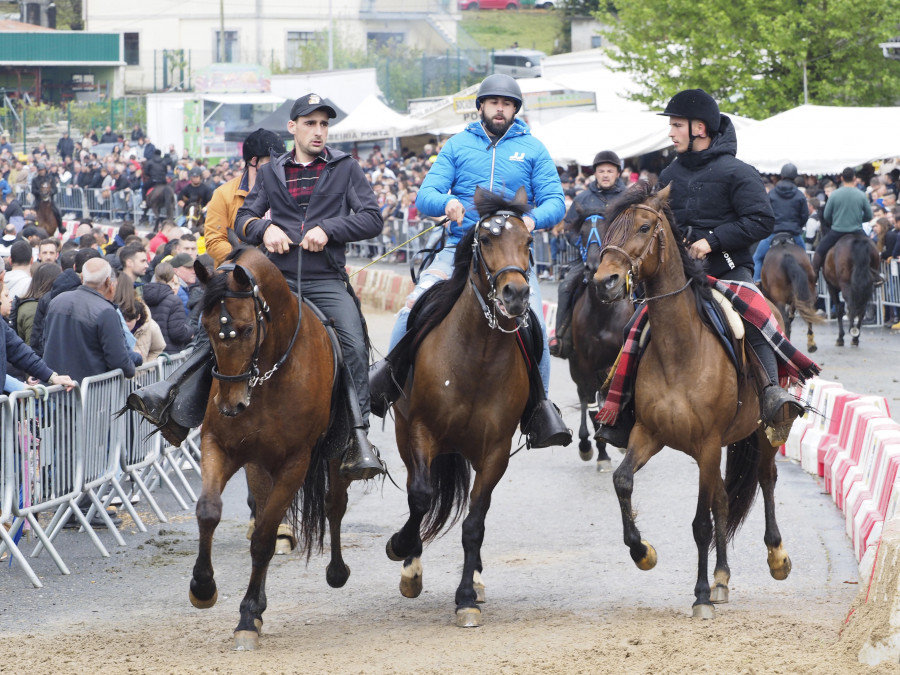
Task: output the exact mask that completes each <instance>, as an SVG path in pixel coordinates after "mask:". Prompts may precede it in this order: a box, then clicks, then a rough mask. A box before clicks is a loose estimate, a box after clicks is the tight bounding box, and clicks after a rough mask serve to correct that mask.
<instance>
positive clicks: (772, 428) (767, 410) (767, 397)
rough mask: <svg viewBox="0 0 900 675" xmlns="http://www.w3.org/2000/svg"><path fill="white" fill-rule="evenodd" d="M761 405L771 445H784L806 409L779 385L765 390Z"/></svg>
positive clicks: (761, 413) (771, 385)
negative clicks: (795, 423) (795, 422)
mask: <svg viewBox="0 0 900 675" xmlns="http://www.w3.org/2000/svg"><path fill="white" fill-rule="evenodd" d="M760 403H761V405H760V417H761V418H762V422H763V424H764V425H765V428H766V437H767V438H768V439H769V443H771V444H772V445H773V446H778V445H784V443H785V442H786V441H787V439H788V435H789V434H790V433H791V427H792V426H793V424H794V420H795V419H797V417H799V416H800V415H802V414H803V413H804V412H806V408H805V407H804V406H803V404H802V403H800V401H798V400H797V399H796V397H794V396H792V395H791V394H790V393H788V392H786V391H785V390H784V389H782V388H781V387H779V386H778V385H777V384H770V385H769V386H768V387H766V388H765V390H764V391H763V395H762V401H761V402H760Z"/></svg>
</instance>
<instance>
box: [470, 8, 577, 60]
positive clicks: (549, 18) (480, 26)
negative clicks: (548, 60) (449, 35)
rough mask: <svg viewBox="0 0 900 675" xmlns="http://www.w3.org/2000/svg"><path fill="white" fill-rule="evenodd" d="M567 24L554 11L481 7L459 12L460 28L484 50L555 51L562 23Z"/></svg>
mask: <svg viewBox="0 0 900 675" xmlns="http://www.w3.org/2000/svg"><path fill="white" fill-rule="evenodd" d="M564 23H565V24H568V22H567V21H565V20H564V16H563V13H562V12H560V11H558V10H543V9H536V10H530V11H527V10H520V11H518V12H514V11H511V10H492V11H489V10H481V11H478V12H463V15H462V27H463V30H465V31H466V32H467V33H468V34H469V35H471V36H472V37H473V38H475V40H476V41H477V42H478V43H479V44H480V45H481V46H482V47H484V48H485V49H507V48H509V46H510V45H512V44H513V43H518V44H519V46H520V47H522V48H528V49H539V50H541V51H542V52H545V53H547V54H558V53H560V52H561V49H560V48H559V47H560V45H559V36H560V34H561V30H562V28H561V27H562V25H563V24H564Z"/></svg>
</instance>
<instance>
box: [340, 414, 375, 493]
mask: <svg viewBox="0 0 900 675" xmlns="http://www.w3.org/2000/svg"><path fill="white" fill-rule="evenodd" d="M383 473H386V472H385V468H384V462H382V461H381V457H380V456H379V455H378V448H376V447H375V446H374V445H372V443H371V442H370V441H369V438H368V436H366V430H365V429H362V428H360V427H354V428H353V429H351V430H350V442H349V443H348V444H347V447H346V448H344V453H343V456H342V457H341V467H340V474H341V477H342V478H344V479H346V480H368V479H370V478H374V477H375V476H377V475H379V474H383Z"/></svg>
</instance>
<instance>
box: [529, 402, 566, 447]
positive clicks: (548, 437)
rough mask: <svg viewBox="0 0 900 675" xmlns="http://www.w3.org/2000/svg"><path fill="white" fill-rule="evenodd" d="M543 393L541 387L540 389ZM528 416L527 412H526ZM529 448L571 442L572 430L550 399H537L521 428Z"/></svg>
mask: <svg viewBox="0 0 900 675" xmlns="http://www.w3.org/2000/svg"><path fill="white" fill-rule="evenodd" d="M541 393H543V389H541ZM526 416H528V412H526ZM522 431H523V432H524V433H525V437H526V442H527V443H528V447H529V448H550V447H553V446H554V445H562V446H563V447H565V446H567V445H568V444H569V443H571V442H572V432H571V431H569V427H567V426H566V423H565V421H563V418H562V415H561V414H560V412H559V408H557V407H556V405H555V404H554V403H553V401H551V400H550V399H547V398H544V399H543V400H541V401H539V402H538V404H537V405H536V406H535V408H534V410H533V411H531V415H530V417H529V418H528V422H527V424H526V425H525V426H524V427H523V428H522Z"/></svg>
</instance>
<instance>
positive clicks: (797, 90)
mask: <svg viewBox="0 0 900 675" xmlns="http://www.w3.org/2000/svg"><path fill="white" fill-rule="evenodd" d="M616 9H617V12H616V14H609V13H606V12H600V13H598V14H597V17H598V18H599V19H600V20H601V21H604V22H606V23H607V24H609V26H610V27H609V29H608V30H607V31H606V37H607V38H608V39H609V42H610V44H612V45H615V47H614V48H613V49H612V50H611V57H612V58H613V59H614V60H615V64H614V65H613V68H614V69H615V70H620V71H624V72H628V73H629V74H630V75H631V76H632V77H633V78H634V79H635V81H636V82H637V83H638V84H639V85H640V87H641V88H642V90H643V91H642V93H640V94H637V95H634V96H633V98H634V99H635V100H638V101H642V102H644V103H647V104H648V105H650V106H651V107H656V108H661V107H663V106H664V105H665V103H666V101H668V99H669V98H670V97H671V96H672V95H673V94H675V93H676V92H678V91H680V90H682V89H687V88H693V87H700V88H703V89H705V90H706V91H708V92H709V93H710V94H712V95H713V96H714V97H715V98H716V99H717V100H718V101H719V102H720V106H721V108H722V110H723V112H732V113H736V114H739V115H745V116H748V117H754V118H757V119H762V118H765V117H769V116H770V115H773V114H775V113H778V112H782V111H784V110H788V109H790V108H793V107H796V106H797V105H800V104H802V103H803V102H804V98H803V71H804V67H805V69H806V73H807V81H808V86H807V88H808V92H809V103H811V104H818V105H844V106H854V105H855V106H873V105H894V104H896V101H897V98H898V91H900V63H898V62H896V61H890V60H888V59H884V58H883V57H882V53H881V49H880V48H879V47H878V43H879V42H885V41H887V40H888V39H890V38H891V36H893V35H896V34H897V33H898V29H897V16H898V12H900V0H883V1H882V2H879V3H862V4H861V3H858V2H852V1H851V0H813V1H812V2H807V1H804V0H770V1H769V2H765V3H759V2H752V1H751V0H617V1H616Z"/></svg>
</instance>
